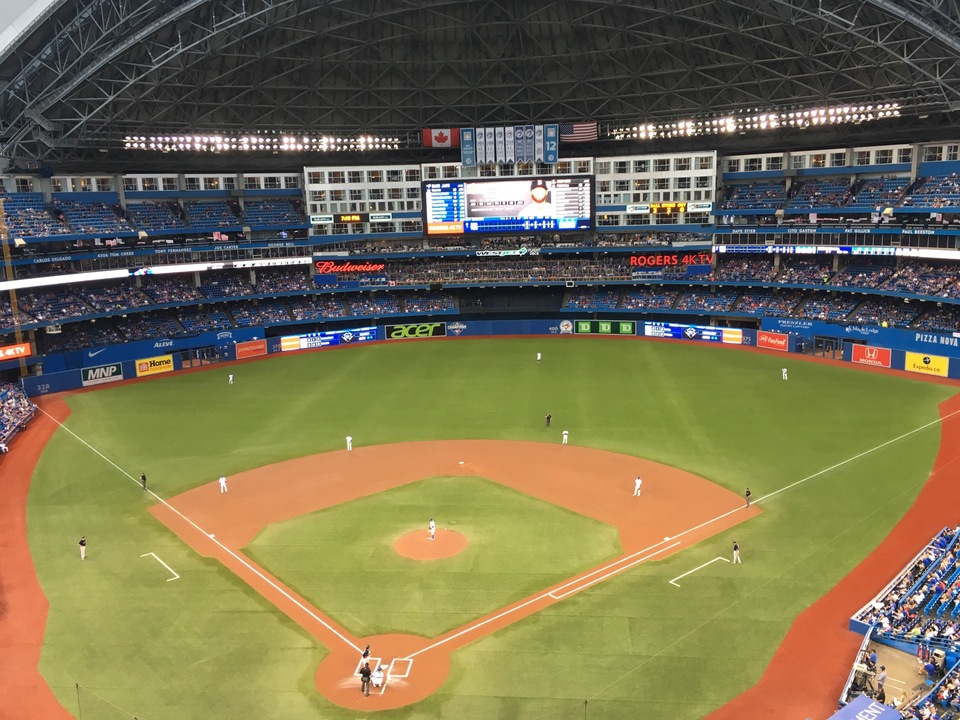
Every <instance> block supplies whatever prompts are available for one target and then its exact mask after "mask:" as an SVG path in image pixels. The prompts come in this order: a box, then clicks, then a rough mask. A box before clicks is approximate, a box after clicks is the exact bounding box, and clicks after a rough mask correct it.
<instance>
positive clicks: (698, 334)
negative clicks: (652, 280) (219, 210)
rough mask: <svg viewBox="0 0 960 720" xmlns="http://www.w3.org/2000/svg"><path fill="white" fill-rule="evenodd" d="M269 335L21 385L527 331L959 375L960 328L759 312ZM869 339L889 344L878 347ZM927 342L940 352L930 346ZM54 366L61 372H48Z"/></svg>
mask: <svg viewBox="0 0 960 720" xmlns="http://www.w3.org/2000/svg"><path fill="white" fill-rule="evenodd" d="M591 314H593V313H591ZM265 333H266V329H265V328H241V329H235V330H229V331H221V332H209V333H200V334H198V335H196V336H193V337H188V338H175V339H168V338H162V339H158V340H145V341H141V342H135V343H127V344H124V345H111V346H107V347H103V348H96V349H89V350H84V351H75V352H71V353H64V354H63V355H61V356H48V357H45V358H44V361H43V363H44V369H45V371H46V372H44V374H43V375H36V376H29V377H24V378H22V380H21V382H22V384H23V387H24V389H25V390H26V392H27V394H28V395H31V396H33V395H46V394H49V393H56V392H63V391H66V390H75V389H78V388H82V387H92V386H96V385H105V384H110V383H113V382H119V381H121V380H133V379H137V378H143V377H153V376H155V375H162V374H166V373H170V372H177V371H179V370H181V369H183V367H184V362H183V361H184V356H185V355H186V356H188V357H190V356H192V353H194V352H196V351H197V349H198V348H210V347H213V348H215V351H216V353H217V357H218V359H219V360H223V361H233V360H247V359H252V358H256V357H265V356H267V355H274V354H278V353H284V352H293V351H307V350H314V349H321V348H326V347H333V346H340V345H358V344H363V343H369V342H404V341H407V340H421V339H438V338H456V337H496V336H524V335H530V336H543V335H566V336H570V337H575V336H591V337H646V338H656V339H661V340H677V341H680V342H703V343H717V344H723V345H740V346H745V347H757V348H760V349H763V350H772V351H778V352H783V353H784V355H785V356H786V355H787V354H789V353H794V352H796V351H797V348H798V347H800V346H801V343H803V342H806V341H808V340H812V339H813V338H814V337H831V338H834V339H836V340H838V342H842V343H843V359H844V360H845V361H847V362H849V363H851V364H856V365H867V366H870V367H882V368H891V369H894V370H906V371H908V372H915V373H917V374H921V375H932V376H937V377H949V378H954V379H960V333H957V334H955V335H941V334H936V333H925V332H913V331H907V330H900V329H890V328H871V327H861V326H857V327H853V326H841V325H831V324H830V323H821V322H816V321H809V320H792V319H777V318H764V319H763V322H762V326H761V329H760V330H754V329H751V328H727V327H716V326H712V325H694V324H687V323H673V322H660V321H656V322H655V321H646V320H629V319H623V318H618V319H610V320H605V319H593V318H591V319H576V318H564V319H547V320H542V319H536V320H453V321H450V320H431V321H421V322H398V323H390V324H387V325H366V326H358V327H353V328H346V329H340V330H329V331H323V332H313V333H298V334H293V335H281V336H273V337H265ZM842 333H846V335H843V334H842ZM864 336H865V337H866V338H869V340H865V339H864ZM873 340H876V341H877V342H878V343H883V342H885V343H888V346H883V345H880V344H875V343H874V342H872V341H873ZM895 344H897V345H898V346H894V345H895ZM928 348H932V349H934V350H936V351H938V352H936V353H934V352H930V351H929V350H928ZM52 368H53V369H55V368H64V369H61V370H59V371H54V372H50V369H52ZM66 368H70V369H66Z"/></svg>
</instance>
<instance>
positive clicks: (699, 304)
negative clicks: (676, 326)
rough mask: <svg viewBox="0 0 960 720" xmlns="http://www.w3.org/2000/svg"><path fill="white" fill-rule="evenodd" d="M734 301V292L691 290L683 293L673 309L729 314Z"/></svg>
mask: <svg viewBox="0 0 960 720" xmlns="http://www.w3.org/2000/svg"><path fill="white" fill-rule="evenodd" d="M736 299H737V292H736V290H723V289H719V290H716V291H715V292H711V291H709V290H692V291H689V292H685V293H683V294H682V295H681V296H680V298H679V299H678V300H677V303H676V305H675V306H674V308H675V309H676V310H686V311H701V310H702V311H704V312H729V311H730V308H732V307H733V303H734V301H735V300H736Z"/></svg>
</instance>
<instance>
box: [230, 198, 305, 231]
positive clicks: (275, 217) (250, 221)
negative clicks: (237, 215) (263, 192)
mask: <svg viewBox="0 0 960 720" xmlns="http://www.w3.org/2000/svg"><path fill="white" fill-rule="evenodd" d="M243 220H244V223H246V224H247V225H249V226H250V227H257V226H261V227H262V226H266V227H291V226H293V225H303V224H304V223H305V222H306V218H304V216H303V212H302V211H301V210H300V209H298V208H297V207H296V206H295V205H294V203H292V202H291V201H289V200H248V201H246V202H245V203H244V212H243Z"/></svg>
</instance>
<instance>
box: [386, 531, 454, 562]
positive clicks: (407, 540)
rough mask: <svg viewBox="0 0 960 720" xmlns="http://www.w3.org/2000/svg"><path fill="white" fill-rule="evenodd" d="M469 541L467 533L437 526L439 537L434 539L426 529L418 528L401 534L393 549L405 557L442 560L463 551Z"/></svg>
mask: <svg viewBox="0 0 960 720" xmlns="http://www.w3.org/2000/svg"><path fill="white" fill-rule="evenodd" d="M469 542H470V541H469V540H467V536H466V535H461V534H460V533H458V532H455V531H453V530H441V529H439V528H437V537H436V538H435V539H434V540H431V539H430V534H429V533H428V532H427V531H426V530H417V531H416V532H412V533H407V534H406V535H403V536H401V537H400V539H399V540H397V542H396V543H395V544H394V546H393V549H394V550H396V551H397V553H399V554H400V555H403V557H408V558H412V559H413V560H440V559H442V558H448V557H453V556H454V555H456V554H457V553H459V552H463V550H464V548H466V547H467V545H468V544H469Z"/></svg>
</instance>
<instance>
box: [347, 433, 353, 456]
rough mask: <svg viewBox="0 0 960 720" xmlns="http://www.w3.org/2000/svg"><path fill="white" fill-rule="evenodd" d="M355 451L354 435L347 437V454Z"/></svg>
mask: <svg viewBox="0 0 960 720" xmlns="http://www.w3.org/2000/svg"><path fill="white" fill-rule="evenodd" d="M351 450H353V435H347V452H350V451H351Z"/></svg>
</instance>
